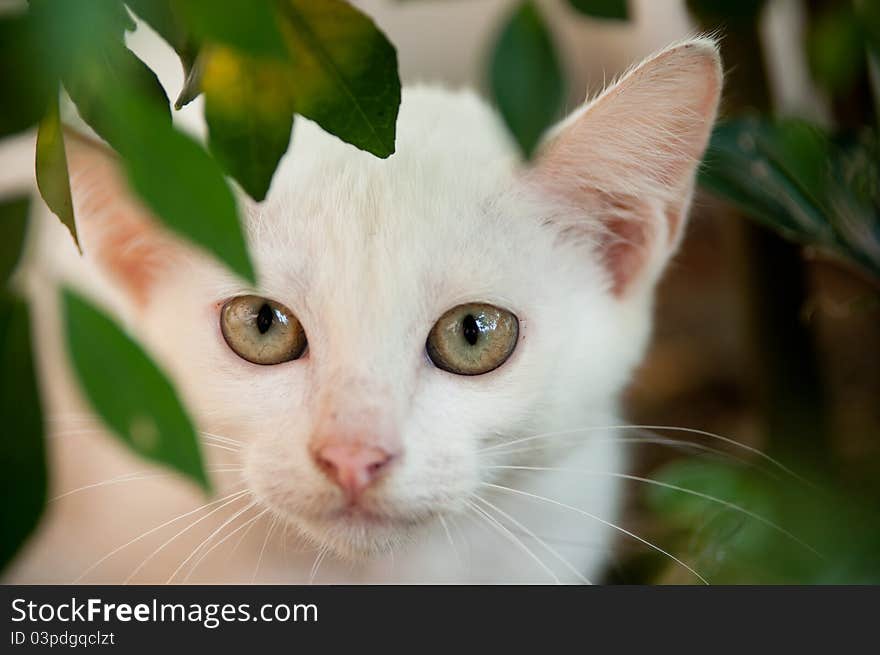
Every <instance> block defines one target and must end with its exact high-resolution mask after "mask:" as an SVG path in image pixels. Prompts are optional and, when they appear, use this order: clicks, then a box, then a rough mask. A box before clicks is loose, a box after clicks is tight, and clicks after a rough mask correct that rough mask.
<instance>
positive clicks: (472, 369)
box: [427, 303, 519, 375]
mask: <svg viewBox="0 0 880 655" xmlns="http://www.w3.org/2000/svg"><path fill="white" fill-rule="evenodd" d="M518 337H519V322H518V321H517V320H516V316H514V315H513V314H511V313H510V312H509V311H507V310H505V309H500V308H498V307H495V306H493V305H487V304H484V303H471V304H467V305H459V306H458V307H453V308H452V309H450V310H449V311H448V312H446V313H445V314H443V316H441V317H440V320H438V321H437V323H436V324H435V325H434V327H433V328H432V329H431V333H430V334H429V335H428V343H427V349H428V357H430V358H431V361H432V362H434V365H435V366H437V368H441V369H443V370H444V371H449V372H450V373H455V374H457V375H482V374H483V373H488V372H489V371H491V370H494V369H496V368H498V367H499V366H501V365H502V364H503V363H504V362H506V361H507V358H508V357H510V355H511V353H513V349H514V348H516V341H517V338H518Z"/></svg>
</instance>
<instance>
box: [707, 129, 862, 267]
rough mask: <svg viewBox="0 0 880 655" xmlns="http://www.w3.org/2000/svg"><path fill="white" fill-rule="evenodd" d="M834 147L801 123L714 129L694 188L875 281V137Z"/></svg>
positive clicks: (820, 132) (824, 136)
mask: <svg viewBox="0 0 880 655" xmlns="http://www.w3.org/2000/svg"><path fill="white" fill-rule="evenodd" d="M866 134H867V136H866V137H864V139H863V140H862V141H860V142H857V143H854V144H849V145H847V146H846V147H844V146H843V145H842V144H836V143H833V142H832V141H831V140H830V139H829V138H828V137H827V136H826V135H825V134H824V133H823V132H822V131H821V130H820V129H819V128H817V127H815V126H812V125H809V124H806V123H804V122H801V121H794V120H786V121H769V120H759V119H753V118H746V119H739V120H733V121H729V122H726V123H723V124H721V125H718V126H717V127H716V128H715V131H714V132H713V135H712V139H711V142H710V144H709V148H708V150H707V153H706V158H705V163H704V166H703V167H702V169H701V171H700V176H699V181H700V183H701V184H702V185H703V186H704V187H705V188H707V189H709V190H710V191H712V192H714V193H716V194H717V195H719V196H721V197H724V198H726V199H727V200H729V201H731V202H733V203H734V204H735V205H737V206H738V207H739V208H740V209H742V210H743V211H744V212H745V213H746V214H747V215H749V216H750V217H751V218H752V219H754V220H757V221H759V222H761V223H763V224H765V225H767V226H768V227H771V228H772V229H774V230H776V231H777V232H779V233H780V234H781V235H782V236H784V237H786V238H788V239H790V240H793V241H797V242H799V243H803V244H805V245H809V246H813V247H816V248H821V249H823V250H827V251H830V252H832V253H835V254H836V255H838V256H839V257H842V258H843V259H845V260H848V261H850V262H852V263H854V264H856V265H857V266H859V267H861V268H863V269H865V270H866V271H868V272H872V273H873V274H874V275H876V276H880V190H878V185H877V183H876V180H877V179H878V165H877V163H876V162H877V158H878V157H880V139H878V137H877V135H876V133H872V132H870V131H867V132H866Z"/></svg>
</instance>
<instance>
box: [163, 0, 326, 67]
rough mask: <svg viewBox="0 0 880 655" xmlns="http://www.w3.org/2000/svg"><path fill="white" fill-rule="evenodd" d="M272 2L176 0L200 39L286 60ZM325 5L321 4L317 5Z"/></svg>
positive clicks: (266, 0) (177, 5) (249, 52)
mask: <svg viewBox="0 0 880 655" xmlns="http://www.w3.org/2000/svg"><path fill="white" fill-rule="evenodd" d="M273 4H274V3H273V2H271V1H270V0H225V1H224V2H223V7H222V9H218V6H217V3H216V1H215V0H177V1H176V2H175V3H174V7H175V9H177V10H178V11H179V12H180V15H182V16H183V17H184V19H185V20H186V25H187V26H188V27H189V28H190V29H191V30H192V32H193V34H194V35H195V36H196V37H198V38H199V39H200V40H202V41H205V42H208V43H221V44H223V45H227V46H230V47H232V48H236V49H237V50H240V51H241V52H242V53H243V54H248V55H253V56H257V57H259V56H263V57H275V58H279V59H283V58H285V57H286V55H287V51H286V49H285V47H284V41H283V39H282V38H281V34H280V33H279V31H278V25H277V17H276V15H275V12H274V9H273ZM315 4H322V3H315Z"/></svg>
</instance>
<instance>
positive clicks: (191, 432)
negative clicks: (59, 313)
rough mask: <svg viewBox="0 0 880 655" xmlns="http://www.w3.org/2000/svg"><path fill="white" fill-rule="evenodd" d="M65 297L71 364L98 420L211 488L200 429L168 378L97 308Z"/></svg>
mask: <svg viewBox="0 0 880 655" xmlns="http://www.w3.org/2000/svg"><path fill="white" fill-rule="evenodd" d="M63 296H64V298H63V301H64V302H63V305H64V317H65V331H66V333H67V344H68V350H69V351H70V356H71V361H72V363H73V367H74V369H75V370H76V372H77V374H78V375H79V379H80V381H81V385H82V390H83V392H84V393H85V396H86V397H87V398H88V400H89V402H90V403H91V404H92V407H93V408H94V409H95V412H96V413H97V415H98V416H100V417H101V418H102V419H103V421H104V423H105V424H106V425H107V427H109V428H110V429H111V431H112V432H113V433H114V434H115V435H116V436H118V437H119V438H120V439H121V440H122V441H123V442H124V443H126V444H127V445H128V446H129V447H131V448H132V450H134V451H135V452H137V453H139V454H141V455H143V456H144V457H146V458H148V459H152V460H154V461H156V462H159V463H160V464H166V465H167V466H169V467H171V468H172V469H177V470H178V471H180V472H181V473H184V474H186V475H188V476H189V477H190V478H192V479H193V480H196V481H197V482H198V483H199V484H201V485H202V486H203V487H204V488H205V489H209V488H210V483H209V481H208V476H207V475H206V474H205V470H204V467H203V466H202V459H201V456H200V454H199V447H198V440H197V438H196V432H195V428H194V427H193V423H192V420H191V419H190V418H189V415H188V414H187V412H186V410H185V409H184V407H183V405H182V404H181V403H180V400H178V398H177V394H176V393H175V391H174V388H173V387H172V385H171V382H170V381H169V380H168V378H167V377H166V376H165V375H164V374H163V373H162V372H161V371H160V370H159V368H158V367H157V366H156V365H155V364H154V363H153V362H152V361H151V360H150V358H149V357H148V356H147V354H146V353H145V352H144V351H143V349H141V347H140V346H139V345H138V344H137V343H136V342H135V341H134V340H133V339H131V338H130V337H129V336H128V335H127V334H126V333H125V332H124V331H123V330H122V329H121V328H120V327H119V326H118V325H116V323H115V322H113V321H112V320H110V319H109V318H107V316H105V315H104V314H103V313H101V311H99V310H98V309H97V308H96V307H95V306H94V305H92V304H91V303H89V302H88V301H87V300H85V299H84V298H82V297H81V296H79V295H78V294H76V293H75V292H73V291H70V290H65V291H64V294H63ZM96 371H99V372H100V374H99V375H96V374H95V372H96ZM132 380H137V383H136V384H132Z"/></svg>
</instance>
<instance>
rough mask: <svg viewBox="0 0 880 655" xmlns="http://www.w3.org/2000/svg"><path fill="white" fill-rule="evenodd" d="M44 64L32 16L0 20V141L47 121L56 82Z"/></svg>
mask: <svg viewBox="0 0 880 655" xmlns="http://www.w3.org/2000/svg"><path fill="white" fill-rule="evenodd" d="M40 62H41V53H40V47H39V42H38V40H37V38H36V27H35V25H34V21H33V19H32V17H31V16H30V14H26V15H16V16H5V17H3V18H0V107H2V110H0V137H4V136H6V135H8V134H15V133H16V132H20V131H22V130H24V129H27V128H28V127H30V126H31V125H34V124H36V123H37V122H38V121H39V120H40V119H41V118H42V117H43V114H44V113H45V111H46V105H47V103H48V102H49V99H50V97H51V94H52V91H53V88H54V87H55V82H54V80H53V78H52V76H51V75H50V74H47V73H46V72H45V71H44V70H43V68H42V67H41V66H40Z"/></svg>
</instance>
